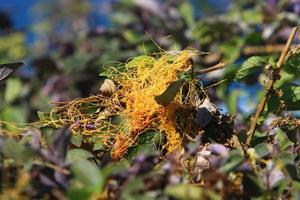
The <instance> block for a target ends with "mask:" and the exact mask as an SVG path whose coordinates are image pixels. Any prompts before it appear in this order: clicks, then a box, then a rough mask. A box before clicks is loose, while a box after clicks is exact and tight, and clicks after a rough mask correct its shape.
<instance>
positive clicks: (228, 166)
mask: <svg viewBox="0 0 300 200" xmlns="http://www.w3.org/2000/svg"><path fill="white" fill-rule="evenodd" d="M243 160H244V155H243V153H242V152H241V151H240V150H232V151H231V152H230V153H229V156H228V158H227V159H226V160H225V162H224V163H223V164H222V166H221V167H220V168H219V170H220V171H221V172H223V173H228V172H229V171H232V170H233V169H234V168H236V167H237V166H238V165H239V164H241V163H242V161H243Z"/></svg>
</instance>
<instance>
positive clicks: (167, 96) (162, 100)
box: [154, 79, 184, 106]
mask: <svg viewBox="0 0 300 200" xmlns="http://www.w3.org/2000/svg"><path fill="white" fill-rule="evenodd" d="M183 83H184V80H183V79H179V80H177V81H174V82H172V83H171V84H170V85H169V86H168V87H167V89H166V90H165V91H164V92H163V93H162V94H160V95H158V96H155V97H154V99H155V101H156V103H158V104H159V105H162V106H166V105H168V104H169V103H170V102H171V101H172V100H173V99H174V97H175V96H176V94H177V92H178V91H179V89H180V87H181V86H182V85H183Z"/></svg>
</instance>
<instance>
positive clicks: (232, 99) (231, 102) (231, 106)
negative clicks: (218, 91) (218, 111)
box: [226, 90, 241, 114]
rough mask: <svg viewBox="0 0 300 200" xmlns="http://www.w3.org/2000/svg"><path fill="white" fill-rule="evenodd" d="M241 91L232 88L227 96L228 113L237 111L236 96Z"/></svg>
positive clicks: (237, 96)
mask: <svg viewBox="0 0 300 200" xmlns="http://www.w3.org/2000/svg"><path fill="white" fill-rule="evenodd" d="M240 93H241V91H240V90H233V91H232V92H231V93H230V94H229V97H228V98H227V100H226V101H227V107H228V111H229V113H230V114H236V113H237V105H238V103H237V102H238V98H239V96H240Z"/></svg>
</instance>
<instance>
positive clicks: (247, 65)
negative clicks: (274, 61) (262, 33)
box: [235, 56, 268, 81]
mask: <svg viewBox="0 0 300 200" xmlns="http://www.w3.org/2000/svg"><path fill="white" fill-rule="evenodd" d="M267 62H268V57H266V56H252V57H250V58H248V59H247V60H246V61H245V62H244V63H243V64H242V66H241V67H240V68H239V69H238V71H237V73H236V75H235V80H236V81H240V80H242V79H243V78H245V77H247V76H248V75H250V74H251V73H252V72H254V71H255V70H256V69H257V68H259V67H263V66H264V65H266V63H267Z"/></svg>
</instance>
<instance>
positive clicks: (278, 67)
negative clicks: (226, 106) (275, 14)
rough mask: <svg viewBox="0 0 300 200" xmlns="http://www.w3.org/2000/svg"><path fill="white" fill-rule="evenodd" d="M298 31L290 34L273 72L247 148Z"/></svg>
mask: <svg viewBox="0 0 300 200" xmlns="http://www.w3.org/2000/svg"><path fill="white" fill-rule="evenodd" d="M297 30H298V27H294V28H293V30H292V32H291V33H290V36H289V39H288V41H287V43H286V45H285V47H284V49H283V50H282V52H281V55H280V58H279V60H278V62H277V64H276V68H275V69H274V71H273V73H274V74H273V76H271V77H270V80H269V83H268V86H267V88H266V92H265V95H264V97H263V99H262V100H261V102H260V104H259V105H258V107H257V110H256V113H255V116H254V118H253V120H252V122H251V126H250V129H249V131H248V133H247V141H246V145H247V146H250V143H251V141H252V138H253V136H254V132H255V129H256V126H257V120H258V118H259V117H260V116H261V114H262V112H263V111H264V109H265V106H266V103H267V101H268V99H269V97H270V91H272V89H273V86H274V83H275V82H276V81H277V80H278V79H280V76H279V74H280V71H281V69H282V67H283V64H284V62H285V60H286V56H287V54H288V52H289V49H290V47H291V44H292V42H293V40H294V37H295V35H296V32H297Z"/></svg>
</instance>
